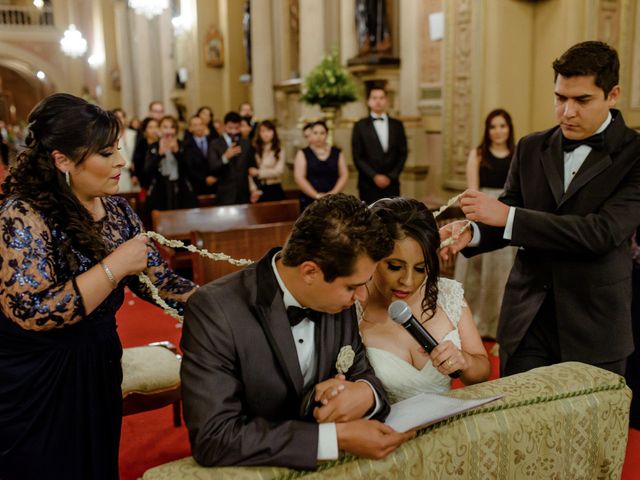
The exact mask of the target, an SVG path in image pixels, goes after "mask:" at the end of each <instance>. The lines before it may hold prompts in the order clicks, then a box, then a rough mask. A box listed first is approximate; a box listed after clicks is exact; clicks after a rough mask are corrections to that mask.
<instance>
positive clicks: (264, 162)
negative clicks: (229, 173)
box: [249, 120, 285, 202]
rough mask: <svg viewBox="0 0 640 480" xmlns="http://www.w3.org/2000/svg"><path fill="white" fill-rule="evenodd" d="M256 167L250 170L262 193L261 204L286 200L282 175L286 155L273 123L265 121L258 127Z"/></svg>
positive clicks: (255, 144)
mask: <svg viewBox="0 0 640 480" xmlns="http://www.w3.org/2000/svg"><path fill="white" fill-rule="evenodd" d="M253 150H254V152H255V156H256V165H257V168H256V167H250V168H249V175H251V177H252V180H253V181H254V182H255V183H256V185H257V188H258V190H260V191H262V195H260V199H259V200H258V201H260V202H272V201H275V200H284V190H282V174H283V173H284V165H285V154H284V149H283V148H282V146H281V144H280V138H279V137H278V130H277V129H276V126H275V124H274V123H273V122H271V121H269V120H264V121H263V122H260V125H258V134H257V135H256V138H255V139H254V141H253Z"/></svg>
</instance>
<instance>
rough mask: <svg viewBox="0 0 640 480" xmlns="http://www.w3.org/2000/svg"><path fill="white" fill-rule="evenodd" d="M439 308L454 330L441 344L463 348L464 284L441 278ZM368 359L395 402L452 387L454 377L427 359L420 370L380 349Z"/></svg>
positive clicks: (370, 349)
mask: <svg viewBox="0 0 640 480" xmlns="http://www.w3.org/2000/svg"><path fill="white" fill-rule="evenodd" d="M438 306H439V307H440V308H441V309H442V310H443V311H444V313H445V314H446V315H447V317H449V320H450V321H451V323H452V325H453V327H454V329H453V330H452V331H450V332H449V333H447V334H446V335H445V336H444V338H443V339H442V340H441V341H440V342H442V341H445V340H451V342H453V344H454V345H455V346H456V347H458V348H460V335H459V334H458V322H459V321H460V314H461V312H462V308H463V307H466V306H467V304H466V302H465V300H464V292H463V289H462V285H461V284H460V283H459V282H456V281H455V280H450V279H448V278H440V279H439V280H438ZM366 350H367V357H368V358H369V362H370V363H371V366H372V367H373V369H374V370H375V372H376V376H377V377H378V378H379V379H380V381H381V382H382V385H383V386H384V389H385V390H386V391H387V393H388V395H389V400H390V401H391V402H392V403H396V402H399V401H400V400H404V399H406V398H410V397H414V396H416V395H418V394H420V393H442V392H446V391H447V390H449V389H450V388H451V378H449V377H448V376H447V375H443V374H441V373H440V372H438V370H436V368H435V367H434V366H433V364H432V363H431V360H427V363H426V364H425V365H424V367H423V368H422V369H421V370H418V369H417V368H415V367H414V366H413V365H411V364H410V363H407V362H406V361H405V360H403V359H401V358H400V357H398V356H396V355H395V354H393V353H391V352H387V351H386V350H382V349H380V348H373V347H367V348H366Z"/></svg>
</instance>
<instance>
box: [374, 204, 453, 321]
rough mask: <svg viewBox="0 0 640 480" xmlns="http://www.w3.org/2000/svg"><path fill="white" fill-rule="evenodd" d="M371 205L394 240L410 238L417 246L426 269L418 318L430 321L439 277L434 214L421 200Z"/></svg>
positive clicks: (438, 244)
mask: <svg viewBox="0 0 640 480" xmlns="http://www.w3.org/2000/svg"><path fill="white" fill-rule="evenodd" d="M370 208H371V210H372V211H373V212H374V213H375V214H376V215H377V216H378V217H379V218H380V220H382V223H383V224H384V225H385V226H386V227H387V230H388V231H389V234H390V235H391V237H392V238H393V241H394V242H397V241H399V240H402V239H404V238H406V237H411V238H413V239H414V240H415V241H416V242H418V244H419V245H420V248H421V249H422V253H423V255H424V263H425V268H426V272H427V280H426V282H425V287H424V297H423V298H422V317H424V318H421V321H427V320H429V319H430V318H432V317H433V316H434V315H435V313H436V308H437V302H438V278H439V277H440V261H439V259H438V248H440V233H439V232H438V226H437V225H436V221H435V219H434V218H433V214H432V213H431V212H430V211H429V209H428V208H427V207H426V206H425V205H424V204H423V203H422V202H419V201H417V200H414V199H412V198H402V197H396V198H384V199H382V200H378V201H377V202H375V203H374V204H373V205H371V207H370Z"/></svg>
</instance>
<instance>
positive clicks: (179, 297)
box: [112, 197, 198, 314]
mask: <svg viewBox="0 0 640 480" xmlns="http://www.w3.org/2000/svg"><path fill="white" fill-rule="evenodd" d="M115 198H116V197H112V199H115ZM117 202H118V206H119V208H120V209H122V211H123V218H127V219H128V220H129V222H131V224H130V226H129V230H130V236H129V237H128V238H126V240H128V239H129V238H133V237H134V236H135V235H137V234H138V233H141V232H143V231H144V227H143V225H142V222H141V221H140V218H139V217H138V216H137V215H136V214H135V213H134V212H133V210H132V209H131V207H130V206H129V204H128V203H127V202H126V200H124V199H122V198H119V197H118V198H117ZM149 244H150V252H149V259H148V261H147V265H148V266H147V269H146V270H145V272H144V273H145V274H146V275H147V276H148V277H149V278H150V279H151V282H152V283H153V284H154V285H155V286H156V288H158V290H159V291H160V297H161V298H162V299H163V300H164V301H165V302H167V304H169V305H170V306H172V307H173V308H175V309H176V310H178V312H180V314H182V313H183V311H184V306H185V304H186V301H187V299H188V298H189V297H190V296H191V294H192V293H193V292H194V291H195V290H196V288H198V286H197V285H196V284H195V283H193V282H192V281H190V280H188V279H186V278H183V277H181V276H179V275H177V274H176V273H174V272H173V271H172V270H171V269H170V268H169V267H168V266H167V264H166V263H165V261H164V260H163V259H162V256H161V255H160V252H159V251H158V249H157V248H156V247H155V245H154V244H153V242H151V241H150V242H149ZM128 286H129V288H130V289H131V290H132V291H133V292H134V293H135V294H136V295H138V296H139V297H140V298H142V299H143V300H146V301H147V302H149V303H153V304H155V302H154V300H153V298H152V296H151V292H149V291H148V289H147V287H145V286H144V285H143V284H142V283H141V282H140V281H139V280H138V278H137V277H131V279H130V281H129V284H128Z"/></svg>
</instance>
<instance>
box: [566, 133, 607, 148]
mask: <svg viewBox="0 0 640 480" xmlns="http://www.w3.org/2000/svg"><path fill="white" fill-rule="evenodd" d="M581 145H588V146H590V147H591V148H595V149H596V150H602V149H604V134H603V133H602V132H601V133H596V134H595V135H591V136H590V137H588V138H583V139H582V140H570V139H568V138H566V137H565V136H564V135H563V136H562V149H563V150H564V151H565V152H573V151H574V150H575V149H576V148H578V147H579V146H581Z"/></svg>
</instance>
